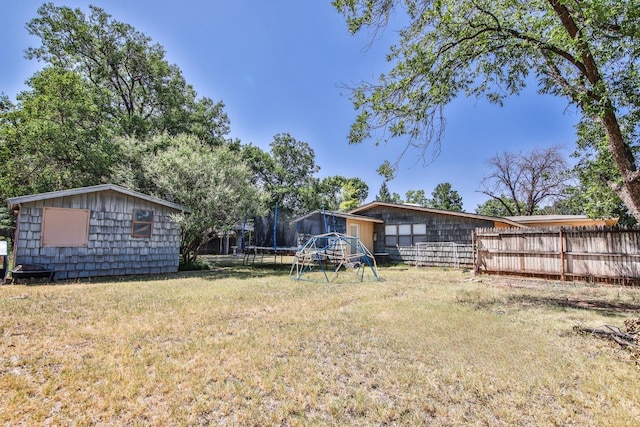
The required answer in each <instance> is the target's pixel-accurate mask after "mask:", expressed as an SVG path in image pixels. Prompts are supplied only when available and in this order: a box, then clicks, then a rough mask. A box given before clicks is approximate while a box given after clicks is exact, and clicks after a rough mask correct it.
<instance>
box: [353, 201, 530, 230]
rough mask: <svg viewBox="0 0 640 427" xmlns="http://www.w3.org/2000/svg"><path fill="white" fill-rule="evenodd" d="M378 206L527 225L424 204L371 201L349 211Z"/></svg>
mask: <svg viewBox="0 0 640 427" xmlns="http://www.w3.org/2000/svg"><path fill="white" fill-rule="evenodd" d="M376 207H388V208H396V209H405V210H410V211H418V212H424V213H432V214H438V215H448V216H455V217H461V218H469V219H481V220H485V221H493V222H494V224H496V225H501V226H503V227H505V226H506V227H521V228H522V227H526V225H524V224H521V223H519V222H516V221H513V220H511V219H509V218H502V217H495V216H487V215H478V214H472V213H467V212H454V211H447V210H443V209H433V208H425V207H423V206H419V205H413V204H398V203H386V202H377V201H376V202H371V203H367V204H366V205H363V206H360V207H358V208H355V209H353V210H351V211H349V214H352V215H358V216H360V215H362V214H363V213H364V212H366V211H368V210H371V209H373V208H376Z"/></svg>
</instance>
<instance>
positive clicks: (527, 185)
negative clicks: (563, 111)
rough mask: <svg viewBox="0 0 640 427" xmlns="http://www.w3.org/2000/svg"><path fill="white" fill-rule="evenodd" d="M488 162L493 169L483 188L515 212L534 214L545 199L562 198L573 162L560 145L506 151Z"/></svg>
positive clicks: (484, 192)
mask: <svg viewBox="0 0 640 427" xmlns="http://www.w3.org/2000/svg"><path fill="white" fill-rule="evenodd" d="M487 164H488V165H489V168H490V172H489V175H488V176H487V177H485V179H484V180H483V181H482V186H483V190H481V192H482V193H483V194H486V195H487V196H489V197H491V198H492V199H495V200H497V201H498V202H500V203H501V204H502V206H503V207H504V209H505V211H506V212H508V213H509V215H512V216H514V215H533V214H534V213H535V212H536V210H537V209H539V208H540V207H542V203H544V202H554V201H555V200H557V199H559V198H562V196H563V195H564V191H565V189H566V188H567V180H568V178H569V176H568V175H567V170H568V168H569V165H568V163H567V161H566V159H565V158H564V156H563V155H562V151H561V149H560V147H557V146H555V147H549V148H545V149H535V150H533V151H531V152H529V153H511V152H507V151H505V152H503V153H502V154H498V155H496V156H494V157H492V158H490V159H489V160H488V161H487ZM514 202H515V203H514Z"/></svg>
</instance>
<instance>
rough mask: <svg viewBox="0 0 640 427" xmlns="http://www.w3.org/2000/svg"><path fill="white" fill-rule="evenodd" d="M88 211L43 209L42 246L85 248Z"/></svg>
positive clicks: (87, 241) (87, 230) (87, 240)
mask: <svg viewBox="0 0 640 427" xmlns="http://www.w3.org/2000/svg"><path fill="white" fill-rule="evenodd" d="M88 243H89V210H88V209H66V208H44V209H43V212H42V235H41V244H42V246H43V247H44V246H66V247H69V246H87V244H88Z"/></svg>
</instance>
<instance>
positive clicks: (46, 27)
mask: <svg viewBox="0 0 640 427" xmlns="http://www.w3.org/2000/svg"><path fill="white" fill-rule="evenodd" d="M89 9H90V13H89V15H88V16H87V15H85V14H84V13H83V12H82V10H80V9H71V8H69V7H66V6H55V5H54V4H52V3H45V4H44V5H42V6H41V7H40V8H39V9H38V17H37V18H35V19H33V20H31V21H30V22H29V23H28V24H27V29H28V31H29V33H30V34H31V35H33V36H36V37H38V38H39V39H40V41H41V46H39V47H35V48H30V49H28V50H27V58H29V59H37V60H40V61H43V62H45V63H47V64H51V65H52V66H54V67H57V68H61V69H65V70H68V71H74V72H76V73H78V74H79V75H80V76H81V77H82V79H83V80H85V81H86V82H87V84H89V85H91V87H92V91H93V92H94V94H96V95H97V98H96V100H97V101H98V102H99V108H100V111H101V112H102V113H103V114H104V115H105V119H108V120H109V126H110V127H111V128H112V129H114V131H115V133H116V134H118V135H122V136H130V137H134V138H138V139H143V138H145V137H147V136H150V135H154V134H162V133H165V132H166V133H169V134H170V135H178V134H182V133H187V134H192V135H196V136H198V138H200V139H201V140H202V141H204V142H206V143H207V144H209V145H217V144H220V143H221V142H222V141H223V140H224V136H225V135H226V134H228V132H229V121H228V118H227V116H226V114H225V113H224V112H223V107H224V105H223V104H222V103H214V102H213V101H212V100H211V99H209V98H200V99H198V98H197V94H196V91H195V90H194V89H193V87H192V86H191V85H188V84H187V83H186V82H185V79H184V77H183V76H182V72H181V71H180V69H179V68H178V67H177V66H176V65H172V64H169V63H168V62H167V61H166V60H165V58H164V56H165V51H164V48H163V47H162V46H160V45H159V44H152V43H151V39H150V38H149V37H147V36H145V35H144V34H142V33H140V32H138V31H136V30H135V28H133V27H132V26H131V25H128V24H125V23H122V22H118V21H116V20H114V19H113V18H112V17H111V15H109V14H107V13H106V12H105V11H104V10H103V9H101V8H99V7H96V6H89Z"/></svg>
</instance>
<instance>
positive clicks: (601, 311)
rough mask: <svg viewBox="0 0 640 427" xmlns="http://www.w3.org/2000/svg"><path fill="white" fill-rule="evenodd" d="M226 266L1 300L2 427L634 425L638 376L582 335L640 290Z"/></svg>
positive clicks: (627, 310)
mask: <svg viewBox="0 0 640 427" xmlns="http://www.w3.org/2000/svg"><path fill="white" fill-rule="evenodd" d="M380 275H381V281H379V282H372V281H367V282H362V283H349V284H338V283H331V284H327V283H314V282H303V281H295V280H292V279H290V278H289V277H288V268H281V269H273V268H266V267H259V266H256V267H253V268H250V267H242V266H238V265H236V266H228V265H222V264H221V265H218V266H216V267H215V268H214V269H213V271H210V272H198V273H184V274H176V275H173V276H168V277H163V278H155V279H154V278H152V279H149V278H145V279H144V280H128V279H127V280H120V281H111V282H107V281H99V282H93V283H83V284H64V285H55V286H49V285H40V286H34V285H31V286H25V285H11V286H4V287H1V288H0V339H1V342H0V345H1V347H2V353H1V354H0V424H3V425H134V426H135V425H145V426H146V425H425V424H427V425H460V424H465V425H492V426H494V425H505V426H506V425H516V424H517V425H536V426H537V425H638V424H639V423H640V380H639V379H638V377H639V374H640V368H639V367H638V365H637V364H636V362H635V360H634V359H633V358H632V357H631V356H630V353H629V352H628V351H627V350H623V349H621V348H619V347H618V346H617V344H616V345H613V344H611V343H610V342H608V341H605V340H602V339H598V338H596V337H593V336H589V335H584V334H577V333H576V332H575V331H574V330H573V328H574V326H590V327H596V326H601V325H603V324H612V325H617V326H623V322H624V320H626V319H635V318H637V317H638V316H640V289H639V288H628V287H627V288H625V287H606V286H590V285H586V284H577V283H570V284H560V283H557V282H542V281H537V280H521V279H515V278H514V279H512V278H497V277H494V278H489V277H473V276H472V275H471V274H470V273H464V272H461V271H458V270H451V271H443V270H440V269H415V268H412V267H406V268H397V267H395V268H385V269H381V270H380Z"/></svg>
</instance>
